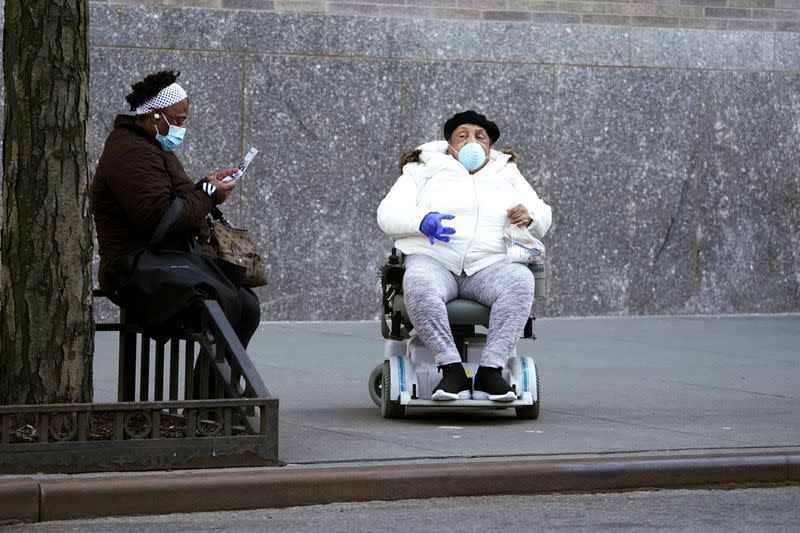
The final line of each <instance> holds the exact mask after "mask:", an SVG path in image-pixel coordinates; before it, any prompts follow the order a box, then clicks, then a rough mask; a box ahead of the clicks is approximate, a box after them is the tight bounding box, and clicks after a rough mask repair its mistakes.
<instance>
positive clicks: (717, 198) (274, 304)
mask: <svg viewBox="0 0 800 533" xmlns="http://www.w3.org/2000/svg"><path fill="white" fill-rule="evenodd" d="M91 16H92V24H91V30H92V31H91V40H92V65H91V68H92V76H91V95H92V104H91V108H92V123H91V142H92V159H93V162H96V160H97V158H98V157H99V153H100V150H101V149H102V143H103V140H104V138H105V136H106V135H107V133H108V131H109V129H110V128H111V124H112V121H113V119H114V116H115V115H116V114H117V113H120V112H125V111H126V109H125V107H124V96H125V94H127V92H128V89H129V86H130V84H131V83H133V82H134V81H136V80H139V79H141V78H142V77H143V76H144V75H145V74H147V73H149V72H153V71H156V70H160V69H164V68H176V69H178V70H181V71H182V73H183V74H182V75H181V79H180V81H181V83H182V84H183V85H184V86H185V87H186V88H187V90H188V91H189V93H190V95H191V100H192V110H193V116H192V120H191V124H190V129H189V133H188V136H187V142H186V143H185V147H183V148H181V150H180V152H179V156H180V157H181V158H182V160H183V161H184V163H185V165H186V167H187V169H188V170H189V172H190V173H191V174H192V175H194V176H197V177H200V176H203V175H204V174H205V173H206V172H207V171H210V170H216V169H219V168H222V167H225V166H228V165H230V164H232V163H236V162H238V160H239V158H240V157H241V154H242V153H243V152H244V151H245V150H246V149H247V148H248V147H249V146H256V147H258V148H259V149H260V150H261V154H260V155H259V156H258V158H257V159H256V161H255V162H254V163H253V165H252V166H251V170H250V171H249V175H248V176H247V177H246V178H245V179H244V180H243V182H242V184H241V188H240V191H239V192H237V193H236V194H235V195H234V196H233V197H232V198H231V199H230V200H229V201H228V202H227V203H226V205H225V207H226V210H227V212H228V214H229V215H230V216H231V218H232V219H233V221H234V222H236V223H239V224H241V225H244V226H246V227H248V228H249V229H250V230H251V231H252V232H253V233H254V234H255V236H256V238H257V240H258V241H259V242H260V244H261V245H262V246H263V250H264V251H265V254H266V257H267V260H268V262H269V264H270V268H271V284H270V285H269V286H268V287H266V288H263V289H259V290H258V293H259V296H260V298H261V301H262V305H263V319H264V320H307V319H330V320H347V319H372V318H375V317H376V316H377V314H378V309H379V301H378V300H379V296H378V267H379V265H380V263H381V258H382V257H384V254H385V253H386V251H387V250H388V248H389V247H390V246H391V243H390V242H389V240H388V239H387V238H386V237H385V236H383V234H382V233H381V231H380V230H379V229H378V227H377V225H376V223H375V208H376V207H377V205H378V203H379V201H380V199H381V198H382V197H383V195H384V194H385V193H386V192H387V191H388V189H389V187H390V186H391V185H392V183H393V182H394V181H395V179H396V178H397V176H398V169H397V161H398V157H399V155H400V154H401V153H402V152H403V151H405V150H406V149H408V148H411V147H414V146H416V145H418V144H421V143H423V142H426V141H428V140H432V139H435V138H438V137H440V135H441V133H440V132H441V125H442V123H443V121H444V120H445V119H446V118H447V117H449V116H450V115H452V114H453V113H454V112H456V111H459V110H462V109H465V108H475V109H479V110H481V111H483V112H485V113H486V114H488V115H489V116H490V117H493V118H494V119H495V120H496V121H497V123H498V124H499V125H500V128H501V130H502V138H501V140H500V142H499V143H498V144H499V146H501V147H503V146H507V145H511V146H513V147H515V148H516V149H517V151H518V152H519V153H520V154H521V157H522V161H521V164H520V167H521V170H522V172H523V174H524V175H525V176H527V177H528V178H529V180H530V181H531V182H532V183H533V184H534V186H535V187H536V189H537V191H538V192H539V193H540V195H541V196H543V197H544V198H545V200H546V201H548V202H549V203H550V204H551V205H552V206H553V211H554V223H553V227H552V229H551V231H550V234H549V235H548V236H547V238H546V240H545V242H546V244H547V245H548V251H549V253H550V256H551V259H550V261H549V266H550V277H549V281H550V295H549V297H548V298H547V299H546V300H545V301H543V302H542V303H541V305H540V306H539V308H538V309H539V312H540V313H541V314H543V315H549V316H555V315H608V314H687V313H749V312H784V311H794V312H796V311H800V237H798V234H797V231H796V229H797V228H798V227H800V173H799V171H798V165H797V161H798V155H800V153H799V151H800V150H799V149H798V146H800V127H799V126H798V124H800V55H798V52H800V35H796V34H792V33H772V32H739V31H726V30H717V31H711V30H688V29H674V28H629V27H614V26H603V27H599V26H598V27H594V26H581V25H540V24H529V23H514V22H494V21H472V20H466V21H464V20H459V21H455V20H438V19H428V20H414V19H404V18H373V17H354V16H329V15H322V14H298V13H275V12H270V11H246V10H234V9H228V10H215V9H200V8H194V9H186V8H172V7H160V6H121V5H107V4H101V3H94V4H92V8H91ZM376 334H377V333H376Z"/></svg>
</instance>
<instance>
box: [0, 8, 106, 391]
mask: <svg viewBox="0 0 800 533" xmlns="http://www.w3.org/2000/svg"><path fill="white" fill-rule="evenodd" d="M87 4H88V2H87V1H86V0H5V31H4V36H3V74H4V80H5V121H4V122H5V123H4V132H3V136H4V143H3V206H4V211H3V227H2V235H1V240H0V252H2V254H1V255H0V257H1V258H2V272H0V404H23V403H49V402H85V401H91V398H92V354H93V351H94V320H93V315H92V270H91V261H92V250H93V241H92V236H91V219H90V213H89V196H88V190H89V160H88V156H87V148H86V127H87V126H86V124H87V118H88V110H89V42H88V29H89V21H88V18H89V14H88V5H87Z"/></svg>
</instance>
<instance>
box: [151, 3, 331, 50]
mask: <svg viewBox="0 0 800 533" xmlns="http://www.w3.org/2000/svg"><path fill="white" fill-rule="evenodd" d="M162 18H163V46H164V47H165V48H175V49H200V50H225V51H241V52H260V53H285V54H318V53H321V52H322V51H323V46H324V38H323V22H324V17H322V16H320V15H294V14H285V13H272V12H268V11H245V10H241V11H239V10H228V9H181V8H173V9H164V10H163V13H162Z"/></svg>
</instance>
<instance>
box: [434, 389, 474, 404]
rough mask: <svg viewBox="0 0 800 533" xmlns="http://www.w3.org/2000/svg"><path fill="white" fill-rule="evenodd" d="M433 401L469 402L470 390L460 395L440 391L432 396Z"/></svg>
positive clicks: (463, 391)
mask: <svg viewBox="0 0 800 533" xmlns="http://www.w3.org/2000/svg"><path fill="white" fill-rule="evenodd" d="M431 400H438V401H451V400H469V390H462V391H461V392H459V393H453V392H445V391H443V390H442V389H439V390H437V391H436V392H434V393H433V394H432V395H431Z"/></svg>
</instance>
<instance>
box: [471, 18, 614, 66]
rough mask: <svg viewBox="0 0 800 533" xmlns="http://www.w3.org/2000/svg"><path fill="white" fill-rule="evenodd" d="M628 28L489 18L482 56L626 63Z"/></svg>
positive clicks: (493, 59) (498, 59) (558, 61)
mask: <svg viewBox="0 0 800 533" xmlns="http://www.w3.org/2000/svg"><path fill="white" fill-rule="evenodd" d="M628 32H629V30H627V29H622V28H609V27H599V26H559V25H541V24H518V23H494V22H486V23H484V43H483V57H484V59H488V60H491V61H524V62H531V63H565V64H573V65H627V64H628V61H629V56H630V37H629V33H628Z"/></svg>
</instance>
